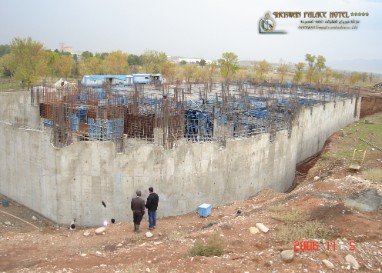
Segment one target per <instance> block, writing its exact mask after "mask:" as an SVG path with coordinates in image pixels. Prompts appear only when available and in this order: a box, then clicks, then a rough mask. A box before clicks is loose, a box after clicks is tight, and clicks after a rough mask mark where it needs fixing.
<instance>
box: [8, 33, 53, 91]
mask: <svg viewBox="0 0 382 273" xmlns="http://www.w3.org/2000/svg"><path fill="white" fill-rule="evenodd" d="M10 48H11V50H10V53H9V54H10V59H9V63H8V65H9V69H11V70H12V71H13V76H14V78H15V79H17V80H20V81H21V84H22V85H23V86H25V87H28V88H29V87H32V86H33V85H34V84H36V83H37V81H38V80H39V79H40V76H41V75H44V74H45V72H46V68H47V66H46V62H45V49H44V47H43V44H42V43H40V42H37V41H33V40H32V38H30V37H28V38H25V39H22V38H15V39H13V41H12V42H11V44H10Z"/></svg>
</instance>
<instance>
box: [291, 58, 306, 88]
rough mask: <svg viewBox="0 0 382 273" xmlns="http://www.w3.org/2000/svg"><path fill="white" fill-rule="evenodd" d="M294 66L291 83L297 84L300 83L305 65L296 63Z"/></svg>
mask: <svg viewBox="0 0 382 273" xmlns="http://www.w3.org/2000/svg"><path fill="white" fill-rule="evenodd" d="M294 66H295V72H294V76H293V81H294V82H295V83H296V84H299V83H300V81H301V80H302V75H303V73H304V68H305V64H304V63H297V64H295V65H294Z"/></svg>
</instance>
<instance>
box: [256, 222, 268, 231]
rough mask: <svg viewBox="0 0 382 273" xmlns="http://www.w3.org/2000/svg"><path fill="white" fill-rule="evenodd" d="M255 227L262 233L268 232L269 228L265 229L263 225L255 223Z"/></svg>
mask: <svg viewBox="0 0 382 273" xmlns="http://www.w3.org/2000/svg"><path fill="white" fill-rule="evenodd" d="M256 227H257V228H258V229H259V230H261V231H262V232H264V233H267V232H268V231H269V228H267V227H266V226H265V225H264V224H263V223H256Z"/></svg>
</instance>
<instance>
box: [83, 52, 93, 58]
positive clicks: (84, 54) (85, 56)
mask: <svg viewBox="0 0 382 273" xmlns="http://www.w3.org/2000/svg"><path fill="white" fill-rule="evenodd" d="M93 56H94V55H93V53H91V52H90V51H84V52H82V54H81V57H82V59H87V58H91V57H93Z"/></svg>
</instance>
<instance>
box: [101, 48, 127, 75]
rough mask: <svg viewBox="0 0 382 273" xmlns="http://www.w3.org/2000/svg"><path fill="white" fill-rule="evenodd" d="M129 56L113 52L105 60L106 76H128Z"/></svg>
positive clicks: (120, 52)
mask: <svg viewBox="0 0 382 273" xmlns="http://www.w3.org/2000/svg"><path fill="white" fill-rule="evenodd" d="M127 66H128V63H127V54H126V53H123V52H122V51H120V50H118V51H113V52H111V53H109V54H108V55H107V56H106V57H105V59H104V60H103V71H104V73H105V74H127Z"/></svg>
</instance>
